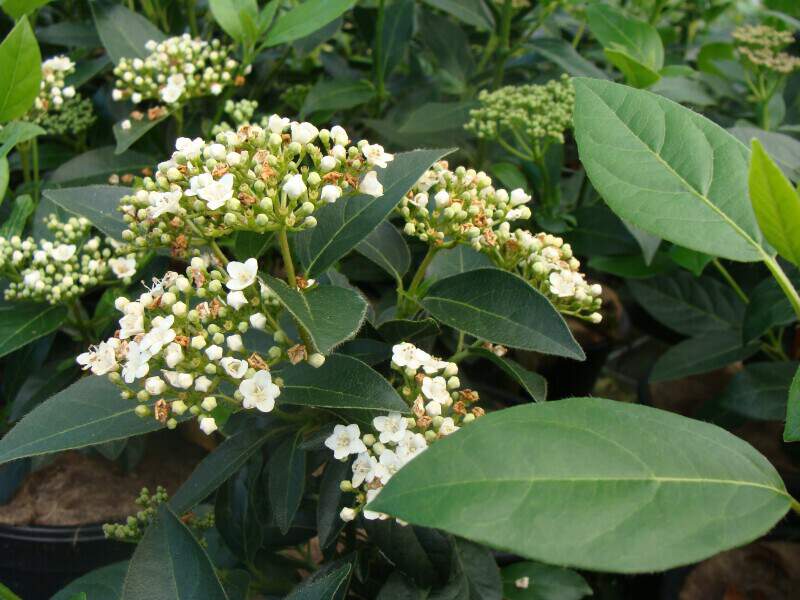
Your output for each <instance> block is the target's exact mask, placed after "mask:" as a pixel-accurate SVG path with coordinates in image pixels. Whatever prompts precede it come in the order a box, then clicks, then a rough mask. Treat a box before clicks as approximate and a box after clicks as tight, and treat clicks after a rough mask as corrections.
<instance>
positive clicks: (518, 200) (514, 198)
mask: <svg viewBox="0 0 800 600" xmlns="http://www.w3.org/2000/svg"><path fill="white" fill-rule="evenodd" d="M530 201H531V197H530V196H529V195H528V194H526V193H525V190H523V189H522V188H517V189H515V190H511V206H518V205H520V204H527V203H528V202H530Z"/></svg>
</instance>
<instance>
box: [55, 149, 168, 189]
mask: <svg viewBox="0 0 800 600" xmlns="http://www.w3.org/2000/svg"><path fill="white" fill-rule="evenodd" d="M155 162H156V161H155V160H154V159H153V158H152V157H151V156H148V155H146V154H142V153H141V152H135V151H133V150H128V151H127V152H123V153H122V154H115V152H114V148H113V147H111V146H105V147H103V148H95V149H94V150H89V151H88V152H84V153H83V154H79V155H78V156H76V157H74V158H72V159H70V160H68V161H67V162H65V163H63V164H62V165H61V166H59V167H58V168H57V169H56V170H55V171H53V172H52V173H50V176H49V177H48V179H47V182H48V183H51V184H57V185H58V186H59V187H63V186H65V185H68V184H69V185H78V184H81V183H106V182H107V181H108V177H109V176H110V175H120V176H122V175H127V174H130V175H140V174H141V171H142V169H144V168H149V167H152V166H153V165H154V164H155Z"/></svg>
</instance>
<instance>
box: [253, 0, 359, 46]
mask: <svg viewBox="0 0 800 600" xmlns="http://www.w3.org/2000/svg"><path fill="white" fill-rule="evenodd" d="M355 3H356V0H306V2H303V3H302V4H299V5H297V6H295V7H294V8H292V9H290V10H289V11H288V12H286V13H283V14H281V15H279V16H278V18H277V19H276V20H275V23H274V25H273V26H272V28H271V29H270V30H269V32H268V33H267V35H266V38H265V39H264V45H265V46H266V47H270V46H277V45H279V44H286V43H288V42H293V41H294V40H299V39H300V38H304V37H306V36H307V35H310V34H312V33H314V32H315V31H317V30H318V29H322V28H323V27H324V26H325V25H327V24H328V23H330V22H331V21H333V20H334V19H336V18H338V17H339V16H341V15H342V14H343V13H344V12H345V11H347V10H349V9H350V8H351V7H352V6H353V5H354V4H355Z"/></svg>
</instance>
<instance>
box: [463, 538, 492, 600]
mask: <svg viewBox="0 0 800 600" xmlns="http://www.w3.org/2000/svg"><path fill="white" fill-rule="evenodd" d="M453 562H454V564H455V566H456V568H457V570H458V572H459V574H460V575H461V592H460V593H459V595H458V597H459V598H463V599H464V600H501V597H502V594H503V582H502V580H501V579H500V570H499V569H498V568H497V562H496V561H495V558H494V555H493V554H492V552H491V551H490V550H489V549H488V548H484V547H482V546H479V545H478V544H473V543H472V542H470V541H467V540H462V539H458V538H456V539H455V541H454V543H453Z"/></svg>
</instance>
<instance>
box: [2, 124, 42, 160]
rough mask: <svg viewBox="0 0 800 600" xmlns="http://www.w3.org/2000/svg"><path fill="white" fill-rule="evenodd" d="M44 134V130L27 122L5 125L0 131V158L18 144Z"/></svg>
mask: <svg viewBox="0 0 800 600" xmlns="http://www.w3.org/2000/svg"><path fill="white" fill-rule="evenodd" d="M45 133H46V132H45V130H44V129H42V128H41V127H39V126H38V125H35V124H33V123H29V122H28V121H11V123H6V124H5V125H3V128H2V129H0V157H5V156H6V155H7V154H8V153H9V152H11V150H13V149H14V146H16V145H17V144H19V143H20V142H27V141H28V140H32V139H33V138H35V137H36V136H39V135H44V134H45Z"/></svg>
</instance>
